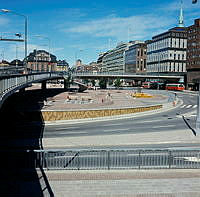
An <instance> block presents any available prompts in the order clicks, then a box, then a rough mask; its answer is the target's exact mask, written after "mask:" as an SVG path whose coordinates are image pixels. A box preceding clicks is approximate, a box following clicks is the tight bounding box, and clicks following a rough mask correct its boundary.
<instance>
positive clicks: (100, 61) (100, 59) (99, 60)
mask: <svg viewBox="0 0 200 197" xmlns="http://www.w3.org/2000/svg"><path fill="white" fill-rule="evenodd" d="M107 54H108V53H107V52H103V53H100V54H99V57H98V59H97V67H98V69H99V72H103V58H104V56H105V55H107Z"/></svg>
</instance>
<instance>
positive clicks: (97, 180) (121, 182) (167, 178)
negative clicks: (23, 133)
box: [23, 90, 200, 197]
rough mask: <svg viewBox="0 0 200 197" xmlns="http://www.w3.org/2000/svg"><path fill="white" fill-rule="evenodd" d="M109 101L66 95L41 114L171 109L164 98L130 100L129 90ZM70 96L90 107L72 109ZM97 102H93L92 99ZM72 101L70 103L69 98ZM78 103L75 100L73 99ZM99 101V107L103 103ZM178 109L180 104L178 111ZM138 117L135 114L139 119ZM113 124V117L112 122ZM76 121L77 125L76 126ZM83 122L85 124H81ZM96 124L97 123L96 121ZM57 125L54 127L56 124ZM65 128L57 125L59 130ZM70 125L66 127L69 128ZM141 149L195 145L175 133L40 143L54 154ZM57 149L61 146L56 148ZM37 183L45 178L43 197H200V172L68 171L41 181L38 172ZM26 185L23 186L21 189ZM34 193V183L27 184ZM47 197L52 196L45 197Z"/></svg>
mask: <svg viewBox="0 0 200 197" xmlns="http://www.w3.org/2000/svg"><path fill="white" fill-rule="evenodd" d="M110 93H111V96H112V97H111V98H110V97H109V98H108V94H107V92H105V91H103V90H99V91H93V90H89V91H88V94H87V93H80V94H79V93H76V94H74V93H72V94H68V93H66V92H63V93H60V94H59V95H56V96H53V97H51V98H48V99H47V103H46V105H45V106H44V107H43V110H58V109H60V110H63V109H64V110H66V109H77V108H79V109H80V108H87V109H91V108H97V107H98V108H105V107H112V108H113V107H119V106H120V107H121V106H123V107H127V106H140V105H148V104H152V103H153V104H154V103H156V102H157V103H162V104H164V106H165V107H164V110H169V109H171V108H173V107H174V106H172V104H171V103H168V102H167V101H168V98H167V97H165V96H159V97H155V98H154V99H150V100H148V102H147V100H146V99H145V100H144V99H139V100H137V99H133V98H131V97H130V96H129V93H130V90H127V91H123V92H122V91H120V90H112V91H110ZM69 96H78V97H79V98H81V97H82V98H83V99H81V100H84V97H85V98H86V96H87V97H88V96H89V97H91V98H92V100H93V102H91V103H88V104H77V103H68V102H66V101H67V100H68V99H69ZM95 98H96V99H95ZM74 99H75V97H74ZM77 99H78V98H77ZM102 99H103V102H102ZM180 104H181V101H180V102H179V104H178V105H180ZM138 115H139V114H138ZM115 118H116V117H115ZM78 121H79V120H78ZM84 121H85V120H84ZM100 121H101V120H100ZM59 123H61V122H57V123H55V122H54V123H53V124H59ZM63 123H64V122H62V124H63ZM68 123H69V122H65V124H68ZM141 139H142V143H143V144H144V143H149V144H159V143H160V142H161V141H162V140H165V141H166V140H167V143H178V142H181V143H183V141H184V142H186V143H187V142H191V141H195V142H198V141H199V139H197V138H195V137H194V136H193V135H192V134H191V133H190V132H189V131H187V130H177V131H175V132H173V133H171V135H170V136H169V133H168V132H162V134H161V133H159V132H155V133H150V134H143V133H139V134H130V135H126V136H125V137H123V136H122V135H114V136H113V135H111V136H108V135H106V136H103V135H102V136H98V140H96V139H94V136H82V137H73V138H70V137H64V138H59V143H58V142H57V140H58V139H56V138H43V144H44V145H45V147H48V148H57V147H58V146H60V145H61V144H63V145H65V146H66V148H73V147H76V146H77V145H78V146H84V147H87V146H90V147H92V146H93V145H95V144H94V142H95V141H96V142H97V141H98V143H99V144H100V145H102V146H105V145H107V144H110V143H112V145H115V146H117V145H123V144H126V145H127V144H129V143H130V144H133V143H137V144H139V143H140V141H141ZM60 143H61V144H60ZM37 174H38V180H39V181H40V184H41V185H42V184H44V183H42V179H41V177H42V176H43V177H44V174H45V177H46V178H47V182H48V184H47V182H46V184H47V185H48V188H50V189H46V188H47V186H44V188H43V189H42V191H43V196H56V197H65V196H70V197H200V170H199V169H156V170H104V171H103V170H96V171H91V170H90V171H84V170H79V171H78V170H77V171H69V170H57V171H53V170H49V171H44V174H43V175H41V172H40V171H37ZM24 185H25V184H23V186H24ZM32 185H33V187H34V183H33V184H32ZM49 191H51V192H52V193H53V195H52V193H51V194H50V193H49Z"/></svg>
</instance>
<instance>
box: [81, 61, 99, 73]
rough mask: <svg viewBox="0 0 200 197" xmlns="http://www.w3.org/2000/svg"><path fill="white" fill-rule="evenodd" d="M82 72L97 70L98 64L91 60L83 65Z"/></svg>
mask: <svg viewBox="0 0 200 197" xmlns="http://www.w3.org/2000/svg"><path fill="white" fill-rule="evenodd" d="M84 72H99V67H98V64H97V63H96V62H91V63H90V64H89V65H84Z"/></svg>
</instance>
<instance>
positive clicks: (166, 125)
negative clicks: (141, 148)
mask: <svg viewBox="0 0 200 197" xmlns="http://www.w3.org/2000/svg"><path fill="white" fill-rule="evenodd" d="M175 126H176V125H166V126H155V127H152V128H154V129H156V128H165V127H175Z"/></svg>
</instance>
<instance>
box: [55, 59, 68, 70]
mask: <svg viewBox="0 0 200 197" xmlns="http://www.w3.org/2000/svg"><path fill="white" fill-rule="evenodd" d="M56 70H57V71H68V70H69V64H68V63H67V61H66V60H58V61H57V65H56Z"/></svg>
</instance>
